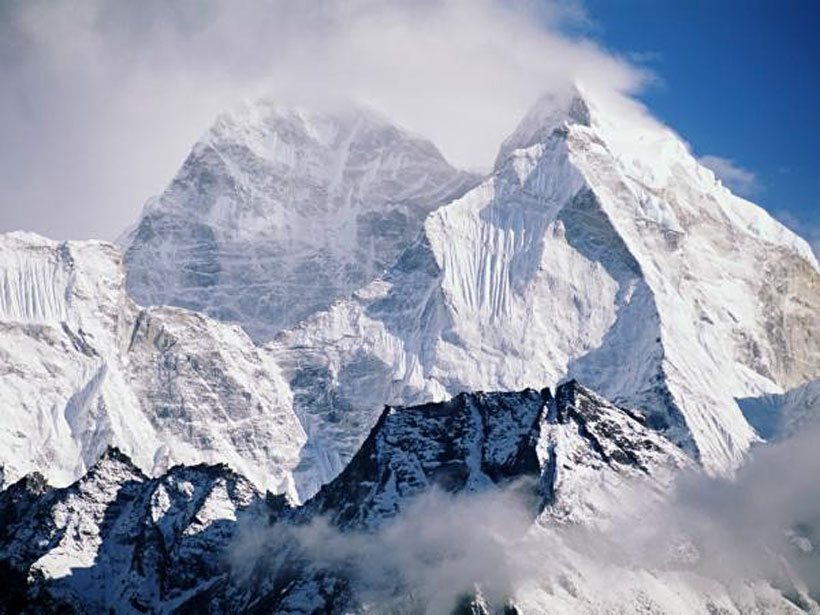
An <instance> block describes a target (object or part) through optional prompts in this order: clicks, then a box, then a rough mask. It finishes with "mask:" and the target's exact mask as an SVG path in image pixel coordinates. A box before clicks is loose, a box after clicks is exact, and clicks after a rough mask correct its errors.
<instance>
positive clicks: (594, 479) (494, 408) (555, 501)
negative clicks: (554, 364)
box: [304, 381, 691, 530]
mask: <svg viewBox="0 0 820 615" xmlns="http://www.w3.org/2000/svg"><path fill="white" fill-rule="evenodd" d="M688 467H691V461H689V460H688V459H687V458H686V456H685V455H684V454H683V453H682V452H681V451H680V450H679V449H678V448H677V447H675V446H674V445H672V444H671V443H670V442H669V441H667V440H666V439H664V438H663V437H662V436H660V435H658V434H657V433H655V432H653V431H652V430H651V429H650V428H649V427H648V426H647V425H646V421H645V419H644V418H643V417H642V416H641V415H640V414H636V413H634V412H632V411H630V410H627V409H624V408H618V407H616V406H614V405H613V404H611V403H610V402H608V401H606V400H605V399H603V398H601V397H600V396H598V395H596V394H595V393H593V392H592V391H590V390H588V389H586V388H584V387H583V386H581V385H579V384H578V383H577V382H575V381H570V382H568V383H565V384H562V385H561V386H559V387H558V389H557V391H556V395H555V397H554V398H553V396H552V395H551V394H550V391H549V390H548V389H544V390H542V391H540V392H539V391H535V390H532V389H526V390H524V391H520V392H517V393H462V394H460V395H458V396H456V397H454V398H453V399H451V400H449V401H445V402H438V403H428V404H422V405H419V406H412V407H406V408H391V407H387V408H386V409H385V410H384V412H383V413H382V415H381V417H380V418H379V421H378V422H377V424H376V426H375V427H374V428H373V431H372V432H371V434H370V436H369V437H368V438H367V440H365V442H364V444H363V445H362V447H361V449H360V450H359V451H358V453H357V454H356V456H355V457H354V458H353V459H352V460H351V462H350V464H349V465H348V466H347V467H346V468H345V470H344V471H343V472H342V473H341V474H340V475H339V476H338V477H337V478H336V479H335V480H334V481H332V482H331V483H329V484H328V485H326V486H325V487H323V488H322V489H321V490H320V491H319V493H318V494H317V495H316V496H314V497H313V498H312V499H311V500H310V501H309V502H307V503H306V504H305V507H304V508H305V509H306V510H309V511H311V513H312V514H329V515H330V516H329V519H330V521H331V522H332V523H334V524H335V525H337V526H339V527H341V528H343V529H346V530H348V529H358V530H362V529H374V528H376V527H378V526H379V525H380V524H381V523H383V522H384V521H385V520H388V519H390V518H392V517H394V516H396V515H398V514H399V513H400V512H401V511H402V510H403V508H404V507H405V506H406V505H407V503H408V502H409V501H412V499H413V497H414V496H417V495H419V494H421V493H424V492H427V491H429V490H430V489H432V488H437V489H440V490H443V491H445V492H448V493H477V492H481V491H486V490H488V489H493V488H505V487H507V486H510V485H511V484H512V483H514V482H516V481H523V484H524V486H523V487H522V489H524V490H527V491H532V494H533V495H532V498H531V499H532V501H531V505H532V509H533V516H536V515H539V514H548V515H549V516H550V518H552V519H559V518H560V519H563V520H570V519H571V520H583V519H582V518H581V517H582V516H583V515H585V514H586V515H590V514H594V513H595V512H596V511H598V512H603V511H604V510H605V505H602V503H603V502H604V501H605V500H606V499H607V497H609V494H608V487H607V485H608V484H611V483H612V482H613V477H615V476H620V477H621V480H626V479H628V478H630V479H643V478H646V477H649V476H652V477H653V480H656V481H659V482H662V481H664V480H668V478H669V471H673V472H674V471H676V470H679V469H682V468H688ZM614 482H617V481H614Z"/></svg>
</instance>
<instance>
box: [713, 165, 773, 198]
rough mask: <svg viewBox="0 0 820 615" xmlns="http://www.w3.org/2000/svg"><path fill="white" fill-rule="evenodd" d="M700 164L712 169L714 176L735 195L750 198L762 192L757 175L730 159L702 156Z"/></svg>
mask: <svg viewBox="0 0 820 615" xmlns="http://www.w3.org/2000/svg"><path fill="white" fill-rule="evenodd" d="M699 160H700V163H701V164H702V165H703V166H705V167H708V168H710V169H712V171H714V173H715V175H717V176H718V178H719V179H720V180H721V181H722V182H723V183H724V185H725V186H726V187H727V188H729V190H731V191H732V192H734V193H735V194H738V195H740V196H745V197H752V196H755V195H757V194H760V192H761V191H762V190H763V184H761V183H760V180H759V179H758V177H757V175H756V174H755V173H754V172H752V171H750V170H749V169H744V168H743V167H741V166H740V165H739V164H737V163H736V162H735V161H734V160H732V159H731V158H723V157H721V156H712V155H707V156H702V157H701V158H700V159H699Z"/></svg>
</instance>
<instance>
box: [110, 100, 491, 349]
mask: <svg viewBox="0 0 820 615" xmlns="http://www.w3.org/2000/svg"><path fill="white" fill-rule="evenodd" d="M476 182H477V179H476V178H475V177H474V176H472V175H470V174H468V173H464V172H461V171H458V170H456V169H454V168H453V167H451V166H450V165H449V164H448V163H447V162H446V161H445V160H444V158H443V157H442V156H441V154H440V153H439V152H438V150H437V149H436V148H435V147H434V146H433V145H432V144H431V143H430V142H428V141H426V140H424V139H422V138H420V137H417V136H414V135H411V134H409V133H407V132H404V131H403V130H401V129H399V128H396V127H395V126H393V125H392V124H390V123H389V122H388V121H387V120H385V119H383V118H381V117H380V116H378V115H376V114H375V113H373V112H371V111H368V110H366V109H363V108H358V107H355V106H341V107H338V108H335V109H329V110H324V111H321V110H307V109H303V108H294V107H282V106H277V105H275V104H273V103H271V102H265V101H262V102H258V103H255V104H252V105H251V104H249V105H246V106H244V107H242V108H239V109H237V110H235V111H232V112H228V113H225V114H223V115H222V116H221V117H220V118H219V119H218V120H217V121H216V123H215V124H214V125H213V126H212V127H211V129H210V130H209V131H208V132H207V133H206V134H205V136H204V137H203V138H202V139H201V140H200V141H199V142H198V143H197V144H196V145H195V146H194V148H193V150H192V151H191V153H190V155H189V156H188V158H187V159H186V160H185V162H184V164H183V165H182V168H181V169H180V170H179V172H178V173H177V175H176V177H175V178H174V180H173V181H172V182H171V184H170V185H169V186H168V188H167V189H166V191H165V192H164V193H163V194H162V195H160V196H159V197H157V198H156V199H153V200H151V201H149V203H148V204H147V205H146V207H145V211H144V212H143V214H142V217H141V218H140V220H139V222H138V223H137V224H136V226H135V227H134V229H133V230H132V231H131V232H130V233H128V234H127V235H126V236H125V237H124V239H123V243H124V244H125V248H126V250H125V264H126V270H127V287H128V290H129V292H130V293H131V294H132V296H133V297H134V298H135V299H136V301H138V302H139V303H142V304H146V305H177V306H181V307H186V308H191V309H194V310H198V311H201V312H205V313H206V314H209V315H210V316H213V317H215V318H218V319H220V320H223V321H229V322H236V323H238V324H240V325H241V326H242V327H243V328H244V329H245V330H246V331H247V332H248V334H249V335H250V336H251V337H253V338H254V339H256V340H265V339H269V338H270V337H271V336H272V335H273V334H274V333H275V332H277V331H278V330H280V329H282V328H284V327H288V326H291V325H294V324H296V323H297V322H298V321H300V320H302V319H303V318H305V317H306V316H308V315H310V314H312V313H314V312H316V311H319V310H324V309H326V308H327V307H328V306H329V305H330V303H331V302H333V301H334V300H335V299H338V298H342V297H346V296H348V295H349V294H350V293H351V292H352V291H354V290H356V289H357V288H359V287H361V286H364V285H365V284H367V283H368V282H370V281H371V280H373V279H374V278H375V277H377V276H378V275H380V274H381V273H382V272H383V271H384V269H385V268H387V267H388V266H389V265H391V264H392V263H393V261H394V260H395V259H396V257H397V255H398V254H399V253H400V251H401V250H402V249H403V248H404V247H405V246H406V245H407V244H408V243H409V242H410V241H411V240H412V239H413V238H414V237H415V235H416V234H417V233H418V231H419V229H420V228H421V225H422V224H423V222H424V218H425V216H426V215H427V214H428V213H429V212H430V211H431V210H432V209H434V208H435V207H437V206H438V205H440V204H442V203H446V202H448V201H450V200H452V199H453V198H454V197H455V196H457V195H459V194H461V193H463V192H464V191H466V190H467V189H468V188H470V187H472V186H473V185H475V183H476Z"/></svg>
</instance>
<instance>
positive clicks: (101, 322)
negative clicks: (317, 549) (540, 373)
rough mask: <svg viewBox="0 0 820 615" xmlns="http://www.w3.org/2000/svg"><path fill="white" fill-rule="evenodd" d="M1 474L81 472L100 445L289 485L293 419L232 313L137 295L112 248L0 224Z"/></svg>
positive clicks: (149, 459)
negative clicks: (148, 301)
mask: <svg viewBox="0 0 820 615" xmlns="http://www.w3.org/2000/svg"><path fill="white" fill-rule="evenodd" d="M0 340H2V342H1V343H0V401H2V405H3V408H4V412H3V414H2V417H0V465H2V466H3V470H4V480H5V482H6V483H10V482H13V481H15V480H17V479H18V478H20V477H21V476H22V475H23V474H26V473H28V472H32V471H40V472H42V473H43V474H45V475H46V477H47V478H48V479H49V480H50V481H52V482H53V483H55V484H58V485H65V484H67V483H69V482H71V481H72V480H74V479H76V478H77V477H79V476H81V475H82V474H83V473H84V472H85V470H86V469H87V468H89V467H90V466H91V465H92V464H93V463H94V462H95V461H96V459H97V458H98V457H99V455H100V454H102V452H103V451H104V450H105V449H106V448H107V447H108V446H109V445H111V444H114V445H117V446H119V447H121V448H122V450H124V451H126V452H127V453H128V454H129V455H130V456H131V457H132V458H133V459H134V461H135V463H136V464H137V465H138V466H139V467H140V468H141V469H142V470H143V471H145V472H148V473H160V472H162V471H164V470H165V469H167V468H168V467H169V465H171V464H173V463H175V462H185V463H199V462H201V461H212V462H227V463H230V464H231V465H232V466H233V467H234V468H236V469H238V470H240V471H242V472H243V473H244V474H246V475H247V476H249V477H251V479H252V480H254V481H255V482H256V483H257V484H258V485H260V486H264V487H268V488H270V489H271V490H274V491H277V492H283V491H293V487H292V485H291V482H290V473H289V471H290V469H291V468H292V467H293V466H295V465H296V463H297V462H298V459H299V450H300V448H301V446H302V443H303V442H304V439H305V436H304V432H303V430H302V428H301V425H300V424H299V421H298V419H297V418H296V417H295V416H294V415H293V414H292V412H291V409H290V398H289V391H288V386H287V383H286V382H284V381H283V380H282V378H281V376H280V375H279V371H278V369H277V367H276V365H275V364H274V363H273V362H272V360H271V359H270V358H269V357H268V356H267V355H266V354H264V353H261V352H260V351H259V350H258V349H257V348H256V347H255V346H254V345H253V343H252V342H251V340H250V339H249V338H248V337H247V335H245V334H244V332H242V330H241V329H239V328H238V327H236V326H231V325H226V324H221V323H218V322H216V321H214V320H212V319H210V318H207V317H204V316H201V315H198V314H194V313H191V312H188V311H186V310H183V309H179V308H146V309H141V308H139V307H138V306H137V305H136V304H135V303H134V302H133V301H131V300H130V299H129V298H128V296H127V295H126V293H125V289H124V280H123V273H122V269H121V259H120V255H119V252H118V251H117V249H116V248H115V247H114V246H112V245H110V244H106V243H102V242H62V243H59V242H55V241H50V240H48V239H45V238H42V237H39V236H36V235H30V234H19V233H12V234H8V235H2V236H0Z"/></svg>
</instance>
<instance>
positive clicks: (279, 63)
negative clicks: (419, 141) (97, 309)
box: [0, 0, 644, 238]
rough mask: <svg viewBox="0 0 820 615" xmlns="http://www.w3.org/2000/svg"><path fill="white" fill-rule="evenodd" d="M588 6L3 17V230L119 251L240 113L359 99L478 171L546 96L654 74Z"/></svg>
mask: <svg viewBox="0 0 820 615" xmlns="http://www.w3.org/2000/svg"><path fill="white" fill-rule="evenodd" d="M585 19H586V17H585V13H584V10H583V7H582V6H581V5H580V4H578V3H557V4H551V3H544V2H527V1H521V2H509V1H505V2H502V1H501V0H497V1H494V0H420V1H416V2H411V1H409V0H407V1H399V0H385V1H378V2H377V1H372V0H341V1H338V2H331V1H320V2H290V1H287V0H268V1H262V0H260V1H256V2H251V1H248V2H228V1H227V0H202V1H194V0H180V1H178V2H173V3H168V2H162V1H159V0H145V1H142V2H131V1H129V0H86V1H84V2H79V3H74V2H72V3H55V2H48V1H46V0H31V1H30V2H6V3H3V4H2V5H0V81H2V83H3V87H2V88H0V143H2V145H1V146H0V148H2V149H0V230H11V229H16V228H25V229H32V230H37V231H39V232H43V233H47V234H50V235H53V236H58V237H88V236H97V237H103V238H113V237H114V236H116V235H117V234H118V233H119V231H121V230H122V228H123V227H124V226H125V225H126V224H128V223H130V222H132V221H133V220H135V218H136V217H137V215H138V213H139V210H140V208H141V206H142V204H143V202H144V201H145V199H147V198H148V197H149V196H151V195H153V194H156V193H158V192H159V191H161V190H162V189H163V187H164V185H165V183H166V182H167V181H168V180H169V179H170V178H171V177H172V175H173V173H174V172H175V171H176V169H177V168H178V166H179V164H180V162H181V161H182V159H183V158H184V156H185V154H186V153H187V151H188V149H189V148H190V146H191V145H192V143H193V142H194V141H195V140H196V138H197V137H198V136H199V135H200V134H201V133H202V132H203V131H204V130H205V129H206V128H207V126H208V125H209V124H210V123H211V121H212V120H213V118H214V117H215V116H216V114H217V113H218V112H219V111H220V110H222V109H225V108H226V107H229V106H231V105H232V104H235V103H236V102H238V101H240V100H241V99H246V98H253V97H256V96H259V95H262V94H266V93H271V94H272V95H273V96H274V97H277V98H283V99H296V100H299V99H307V100H309V101H316V100H319V101H322V100H325V99H327V98H328V97H339V98H357V99H363V100H364V101H365V102H367V103H369V104H371V105H373V106H375V107H377V108H379V109H381V110H382V111H384V112H385V113H386V114H387V115H389V116H391V117H393V118H395V119H396V120H397V121H399V122H400V123H402V124H404V125H405V126H406V127H408V128H410V129H412V130H415V131H417V132H419V133H421V134H424V135H426V136H428V137H430V138H432V139H433V140H434V141H435V142H436V143H437V144H438V145H439V146H440V147H441V148H442V150H443V151H444V153H445V155H446V156H448V157H449V158H450V159H451V161H452V162H454V163H456V164H458V165H462V166H485V165H487V164H488V163H490V162H491V161H492V160H493V157H494V155H495V152H496V148H497V146H498V143H500V141H501V139H502V138H503V137H504V136H505V135H506V134H507V133H508V132H509V131H510V130H511V129H512V128H513V127H514V125H515V124H516V122H517V121H518V119H519V118H520V116H521V115H522V114H523V113H524V111H525V110H526V109H527V107H528V106H529V105H530V104H531V103H532V102H533V100H534V99H535V98H536V97H537V95H538V94H539V93H540V92H541V91H543V90H544V89H546V88H548V87H550V86H551V85H553V84H555V83H558V82H562V81H565V80H567V79H575V78H578V79H581V80H583V81H586V82H594V83H595V84H596V86H597V87H599V88H601V89H603V90H605V91H606V90H612V91H619V92H623V91H631V90H634V89H635V88H637V87H639V86H640V84H641V82H642V81H643V79H644V74H643V73H642V72H641V71H640V70H638V69H636V68H634V67H632V66H630V65H628V64H627V63H625V62H623V61H621V60H618V59H616V58H614V57H612V56H611V55H609V54H607V53H606V52H604V51H602V50H601V49H599V48H598V47H596V46H595V45H594V44H593V43H591V42H589V41H586V40H579V39H577V38H576V39H573V38H569V37H567V36H565V35H563V34H562V33H561V32H562V30H563V28H564V26H565V25H567V24H571V25H573V26H574V29H575V30H576V31H577V30H578V28H577V26H578V25H579V24H583V22H584V20H585Z"/></svg>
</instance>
